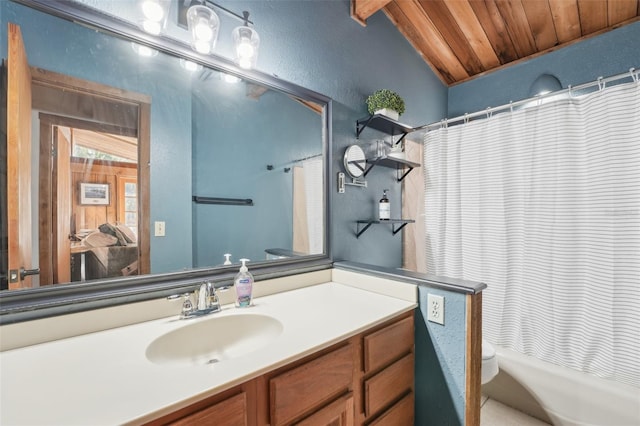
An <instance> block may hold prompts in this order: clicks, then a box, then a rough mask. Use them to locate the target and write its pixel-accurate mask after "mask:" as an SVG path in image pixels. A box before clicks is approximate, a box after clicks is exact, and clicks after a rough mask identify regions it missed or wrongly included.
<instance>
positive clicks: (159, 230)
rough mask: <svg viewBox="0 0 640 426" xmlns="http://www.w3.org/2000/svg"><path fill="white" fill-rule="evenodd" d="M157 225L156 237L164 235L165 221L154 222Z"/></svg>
mask: <svg viewBox="0 0 640 426" xmlns="http://www.w3.org/2000/svg"><path fill="white" fill-rule="evenodd" d="M154 225H155V232H154V235H155V236H156V237H164V232H165V231H164V222H161V221H156V222H154Z"/></svg>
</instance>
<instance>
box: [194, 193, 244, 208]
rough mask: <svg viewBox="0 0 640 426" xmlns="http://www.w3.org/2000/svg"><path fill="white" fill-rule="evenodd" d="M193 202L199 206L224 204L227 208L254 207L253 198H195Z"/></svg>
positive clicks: (195, 196)
mask: <svg viewBox="0 0 640 426" xmlns="http://www.w3.org/2000/svg"><path fill="white" fill-rule="evenodd" d="M193 201H195V202H196V203H198V204H222V205H226V206H253V200H252V199H251V198H219V197H198V196H197V195H194V196H193Z"/></svg>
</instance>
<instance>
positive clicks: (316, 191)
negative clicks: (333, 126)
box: [293, 157, 324, 254]
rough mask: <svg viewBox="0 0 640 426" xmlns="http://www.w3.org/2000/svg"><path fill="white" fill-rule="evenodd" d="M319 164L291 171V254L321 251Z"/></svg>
mask: <svg viewBox="0 0 640 426" xmlns="http://www.w3.org/2000/svg"><path fill="white" fill-rule="evenodd" d="M322 165H323V160H322V158H321V157H319V158H312V159H310V160H305V161H303V162H302V167H299V166H298V167H294V168H293V251H297V252H301V253H306V254H321V253H323V251H324V201H323V183H322V180H323V175H322Z"/></svg>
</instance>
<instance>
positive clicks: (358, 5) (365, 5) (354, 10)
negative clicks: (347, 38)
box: [351, 0, 391, 27]
mask: <svg viewBox="0 0 640 426" xmlns="http://www.w3.org/2000/svg"><path fill="white" fill-rule="evenodd" d="M389 2H391V0H351V17H352V18H353V19H354V20H355V21H356V22H358V23H360V25H362V26H363V27H366V26H367V19H368V18H369V17H370V16H371V15H373V14H374V13H376V12H377V11H379V10H380V9H382V8H383V7H385V6H386V5H387V4H388V3H389Z"/></svg>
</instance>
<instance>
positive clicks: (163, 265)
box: [0, 1, 325, 290]
mask: <svg viewBox="0 0 640 426" xmlns="http://www.w3.org/2000/svg"><path fill="white" fill-rule="evenodd" d="M0 7H1V8H2V10H1V13H0V16H1V20H2V25H3V28H9V29H8V31H7V37H6V38H5V39H3V40H2V57H3V58H4V59H5V61H4V63H3V74H4V76H5V77H6V79H5V80H6V88H7V90H6V98H7V99H6V108H7V114H6V117H7V122H6V123H4V124H5V127H6V134H7V143H6V145H5V144H3V145H4V147H5V149H6V152H3V153H2V154H3V158H6V161H3V164H2V168H3V170H2V172H3V173H2V174H3V179H5V180H6V182H3V185H6V188H7V191H6V192H5V191H3V193H2V194H3V195H2V199H1V200H0V202H1V203H2V209H3V218H6V220H3V223H2V237H3V240H6V241H7V243H6V247H7V249H6V254H5V253H3V259H2V262H3V265H2V266H3V271H8V273H7V274H6V279H3V282H2V289H3V290H5V289H17V288H33V287H39V286H46V285H51V284H60V283H67V282H77V281H86V280H102V279H105V278H106V279H108V278H113V277H122V276H129V275H141V274H149V273H164V272H172V271H182V270H187V269H191V268H201V267H211V266H219V265H222V263H223V262H224V260H225V254H230V255H231V256H230V257H231V261H232V262H234V263H236V262H237V261H238V260H239V259H240V258H241V257H246V258H249V259H251V260H252V261H254V262H256V261H264V260H269V259H278V258H282V257H290V256H304V255H311V254H322V253H323V252H324V246H325V242H324V239H323V236H324V211H325V209H324V205H323V193H324V189H323V188H324V185H325V183H324V182H323V167H324V166H323V164H324V158H323V155H322V154H323V137H324V135H323V115H322V107H323V106H322V105H319V104H317V103H313V102H309V100H308V99H302V98H295V97H292V96H290V95H288V94H285V93H282V92H280V91H277V90H273V89H271V88H269V87H266V86H264V85H260V84H257V83H254V82H251V81H247V80H240V79H238V78H236V77H232V76H229V75H225V74H224V73H222V72H220V71H218V70H215V69H211V68H208V67H203V66H201V65H199V64H195V63H193V62H189V61H186V60H184V59H181V58H178V57H174V56H171V55H168V54H165V53H162V52H158V51H154V50H152V49H149V48H147V47H144V46H140V45H137V44H135V43H132V42H131V41H130V40H124V39H121V38H117V37H114V36H112V35H107V34H104V33H102V32H100V31H95V30H93V29H89V28H87V27H85V26H82V25H77V24H74V23H71V22H68V21H65V20H62V19H59V18H56V17H53V16H50V15H47V14H44V13H42V12H38V11H35V10H33V9H30V8H28V7H26V6H23V5H19V4H16V3H13V2H7V1H5V2H0ZM9 23H12V24H14V25H12V26H9V27H8V24H9ZM3 32H4V31H3ZM27 100H30V104H29V105H27V104H28V103H29V102H27ZM3 130H4V129H3ZM5 212H6V215H5V214H4V213H5Z"/></svg>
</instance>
